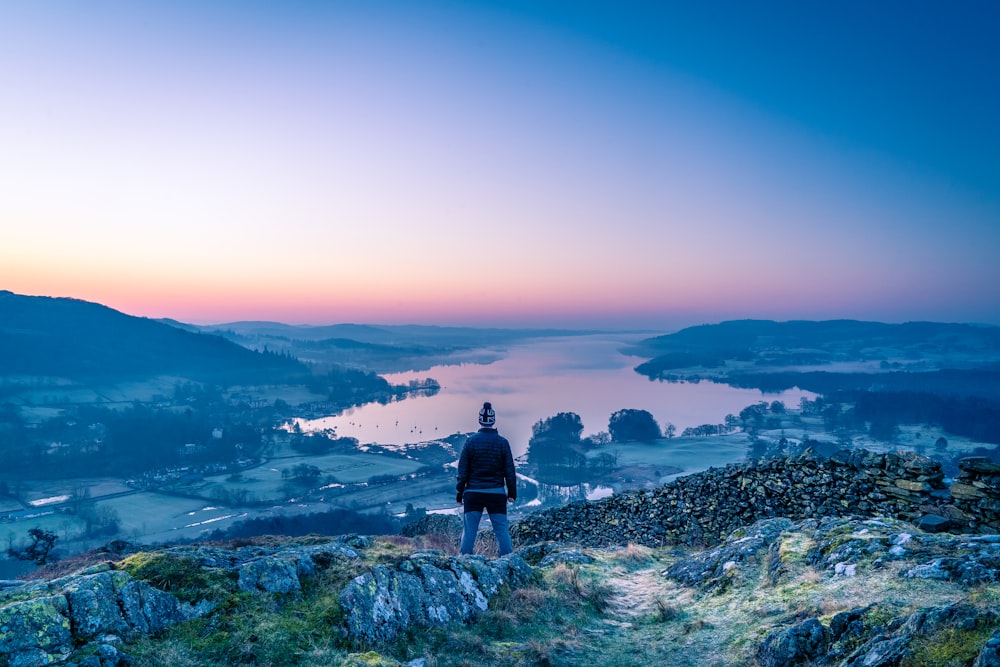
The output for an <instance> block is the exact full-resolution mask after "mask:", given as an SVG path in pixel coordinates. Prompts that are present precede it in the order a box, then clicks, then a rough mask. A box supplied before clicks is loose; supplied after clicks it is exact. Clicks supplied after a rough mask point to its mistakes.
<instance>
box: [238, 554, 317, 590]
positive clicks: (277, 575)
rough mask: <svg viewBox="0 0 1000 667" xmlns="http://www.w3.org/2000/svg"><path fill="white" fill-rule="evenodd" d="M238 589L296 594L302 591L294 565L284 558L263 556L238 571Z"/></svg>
mask: <svg viewBox="0 0 1000 667" xmlns="http://www.w3.org/2000/svg"><path fill="white" fill-rule="evenodd" d="M239 587H240V588H241V589H242V590H245V591H264V592H266V593H280V594H287V593H298V592H299V591H301V590H302V584H301V583H300V582H299V576H298V572H297V568H296V565H295V564H294V563H293V562H290V561H289V560H288V559H285V558H277V557H274V556H264V557H263V558H258V559H256V560H252V561H250V562H248V563H246V564H244V565H243V566H242V567H241V568H240V569H239Z"/></svg>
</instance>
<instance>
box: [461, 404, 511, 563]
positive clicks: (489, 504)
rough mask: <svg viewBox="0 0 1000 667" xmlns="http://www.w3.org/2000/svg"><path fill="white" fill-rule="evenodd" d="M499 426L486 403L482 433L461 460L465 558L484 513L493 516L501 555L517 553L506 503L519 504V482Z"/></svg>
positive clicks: (481, 414) (464, 450) (468, 443)
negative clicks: (515, 502)
mask: <svg viewBox="0 0 1000 667" xmlns="http://www.w3.org/2000/svg"><path fill="white" fill-rule="evenodd" d="M496 423H497V415H496V413H495V412H494V411H493V406H492V405H491V404H490V403H489V402H486V403H483V407H482V409H481V410H480V411H479V432H478V433H474V434H473V435H471V436H470V437H469V439H468V440H466V441H465V446H464V447H462V455H461V456H460V457H459V459H458V484H457V486H456V488H457V490H458V496H457V498H456V500H457V501H458V502H459V503H460V504H463V505H464V511H465V514H464V517H463V530H462V546H461V551H462V553H463V554H471V553H472V548H473V547H474V546H475V544H476V533H477V532H479V521H480V520H481V519H482V518H483V510H486V512H488V513H489V515H490V523H491V524H493V534H494V535H496V538H497V546H498V547H499V550H500V555H501V556H503V555H506V554H509V553H510V552H511V551H513V550H514V549H513V546H512V545H511V541H510V527H509V526H508V524H507V503H512V502H514V501H515V500H517V478H516V476H515V474H514V457H513V456H512V455H511V453H510V443H509V442H507V438H505V437H503V436H502V435H500V434H499V433H498V432H497V428H496ZM505 487H506V488H505Z"/></svg>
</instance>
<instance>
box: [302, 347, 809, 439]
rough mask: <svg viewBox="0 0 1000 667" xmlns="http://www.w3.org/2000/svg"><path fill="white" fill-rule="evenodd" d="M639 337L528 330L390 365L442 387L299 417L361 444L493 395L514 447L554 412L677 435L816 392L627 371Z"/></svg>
mask: <svg viewBox="0 0 1000 667" xmlns="http://www.w3.org/2000/svg"><path fill="white" fill-rule="evenodd" d="M645 337H646V336H644V335H635V334H601V335H588V336H570V337H560V338H541V339H534V340H529V341H525V342H523V343H520V344H517V345H511V346H509V347H507V348H505V350H504V357H503V358H502V359H500V360H499V361H494V362H493V363H490V364H459V365H454V366H435V367H433V368H431V369H429V370H426V371H419V372H406V373H393V374H389V375H386V376H385V378H386V379H387V380H388V381H389V382H391V383H393V384H403V383H406V382H409V381H410V380H413V379H422V378H426V377H431V378H434V379H435V380H437V381H438V382H440V383H441V391H440V392H439V393H438V394H436V395H434V396H420V397H413V398H407V399H405V400H402V401H399V402H396V403H390V404H388V405H379V404H375V403H372V404H368V405H364V406H361V407H358V408H354V409H352V410H349V411H347V412H345V413H343V414H340V415H337V416H332V417H325V418H323V419H316V420H312V421H308V422H304V423H303V429H305V430H318V429H328V428H333V429H335V430H336V433H337V435H338V436H351V437H355V438H357V439H358V440H360V441H361V442H362V443H372V442H375V443H379V444H383V445H405V444H411V443H416V442H424V441H427V440H433V439H436V438H443V437H445V436H448V435H451V434H453V433H469V432H472V431H475V430H476V429H477V428H478V427H479V425H478V423H477V417H478V413H479V408H480V407H481V406H482V403H483V401H491V402H492V403H493V407H494V409H495V410H496V413H497V427H498V428H499V429H500V432H501V433H502V434H503V435H505V436H506V437H507V438H508V439H509V440H510V443H511V449H512V450H513V451H514V455H515V456H519V455H521V454H523V453H524V452H525V450H526V449H527V445H528V438H530V437H531V427H532V425H533V424H535V423H536V422H537V421H539V420H540V419H545V418H547V417H551V416H553V415H555V414H557V413H559V412H575V413H576V414H578V415H580V419H581V420H582V421H583V426H584V435H589V434H592V433H597V432H599V431H607V430H608V419H609V418H610V417H611V414H612V413H613V412H615V411H617V410H621V409H623V408H636V409H641V410H648V411H649V412H650V413H651V414H652V415H653V417H654V418H655V419H656V420H657V421H658V422H659V423H660V425H661V427H662V426H663V425H665V424H667V423H668V422H669V423H672V424H674V426H676V427H677V434H678V435H680V433H681V432H682V431H683V430H684V429H685V428H687V427H689V426H699V425H701V424H718V423H721V422H722V421H723V419H724V418H725V416H726V415H727V414H730V413H732V414H737V413H738V412H739V411H740V410H742V409H743V408H745V407H746V406H748V405H750V404H752V403H756V402H758V401H761V400H766V401H774V400H781V401H784V402H785V404H786V405H787V406H789V407H798V405H799V400H800V399H801V398H802V397H803V396H805V397H808V398H810V399H812V398H815V395H814V394H812V393H810V392H806V391H801V390H798V389H793V390H789V391H786V392H782V393H780V394H763V393H762V392H760V391H757V390H753V389H736V388H733V387H729V386H727V385H721V384H714V383H711V382H700V383H676V384H671V383H667V382H656V381H650V380H649V379H647V378H646V377H645V376H642V375H639V374H638V373H636V372H635V371H634V370H633V369H634V368H635V366H637V365H638V364H640V363H642V362H643V361H645V359H643V358H638V357H631V356H626V355H624V354H622V353H621V352H620V351H619V350H620V348H622V347H623V346H624V345H626V344H627V343H631V342H635V341H638V340H641V339H642V338H645Z"/></svg>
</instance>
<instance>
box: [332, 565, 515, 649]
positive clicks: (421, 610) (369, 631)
mask: <svg viewBox="0 0 1000 667" xmlns="http://www.w3.org/2000/svg"><path fill="white" fill-rule="evenodd" d="M532 578H533V574H532V570H531V567H530V566H529V565H528V564H527V563H526V562H525V561H524V560H523V559H522V558H521V557H520V556H518V555H516V554H510V555H507V556H504V557H502V558H498V559H496V560H492V561H487V560H485V559H484V558H482V557H481V556H462V557H446V556H444V554H443V552H421V553H416V554H413V555H412V556H410V557H409V558H407V559H406V560H404V561H403V562H402V563H400V564H399V565H397V566H395V567H390V566H388V565H376V566H375V567H373V568H372V569H371V570H370V571H369V572H366V573H365V574H363V575H361V576H359V577H357V578H356V579H354V581H352V582H351V583H350V584H349V585H348V586H347V587H346V588H344V590H343V591H342V592H341V593H340V603H341V606H342V608H343V609H344V610H345V612H346V615H347V619H346V622H347V632H348V635H349V636H350V637H352V638H354V639H359V640H363V641H366V642H380V641H385V640H388V639H392V638H393V637H395V636H396V635H398V634H400V633H401V632H403V631H405V630H406V629H409V628H413V627H429V626H434V625H444V624H446V623H452V622H468V621H470V620H472V619H474V618H475V617H477V616H478V615H479V614H481V613H482V612H484V611H485V610H486V608H487V605H488V603H489V599H490V598H491V597H493V596H494V595H496V594H497V593H498V592H500V590H501V588H502V587H503V586H517V585H520V584H524V583H527V582H528V581H531V580H532Z"/></svg>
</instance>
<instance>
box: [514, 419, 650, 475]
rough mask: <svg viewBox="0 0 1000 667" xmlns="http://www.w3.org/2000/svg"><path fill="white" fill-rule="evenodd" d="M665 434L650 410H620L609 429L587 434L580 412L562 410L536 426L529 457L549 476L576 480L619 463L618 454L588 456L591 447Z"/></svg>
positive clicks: (646, 439) (532, 433)
mask: <svg viewBox="0 0 1000 667" xmlns="http://www.w3.org/2000/svg"><path fill="white" fill-rule="evenodd" d="M662 437H663V432H662V431H661V430H660V426H659V424H657V423H656V420H655V419H654V418H653V415H652V414H650V413H649V412H648V411H646V410H636V409H624V410H618V411H617V412H615V413H613V414H612V415H611V417H610V419H609V420H608V430H607V431H602V432H600V433H597V434H595V435H592V436H588V437H586V438H584V437H583V422H582V421H581V419H580V415H578V414H576V413H575V412H560V413H559V414H557V415H555V416H553V417H548V418H547V419H542V420H539V421H538V422H536V423H535V424H534V426H532V428H531V438H530V439H529V440H528V454H527V458H528V462H529V463H530V464H532V465H534V466H536V467H537V468H538V471H539V473H540V474H542V475H545V476H546V477H547V479H548V480H550V481H563V482H567V483H575V482H578V481H580V479H583V478H586V476H587V475H588V473H589V472H591V471H594V472H607V471H609V470H611V469H613V468H614V466H615V456H614V454H611V453H608V452H602V453H600V454H598V455H597V456H594V457H588V456H587V452H588V451H589V450H591V449H593V448H597V447H601V446H603V445H607V444H610V443H612V442H630V441H640V442H651V441H653V440H658V439H660V438H662Z"/></svg>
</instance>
